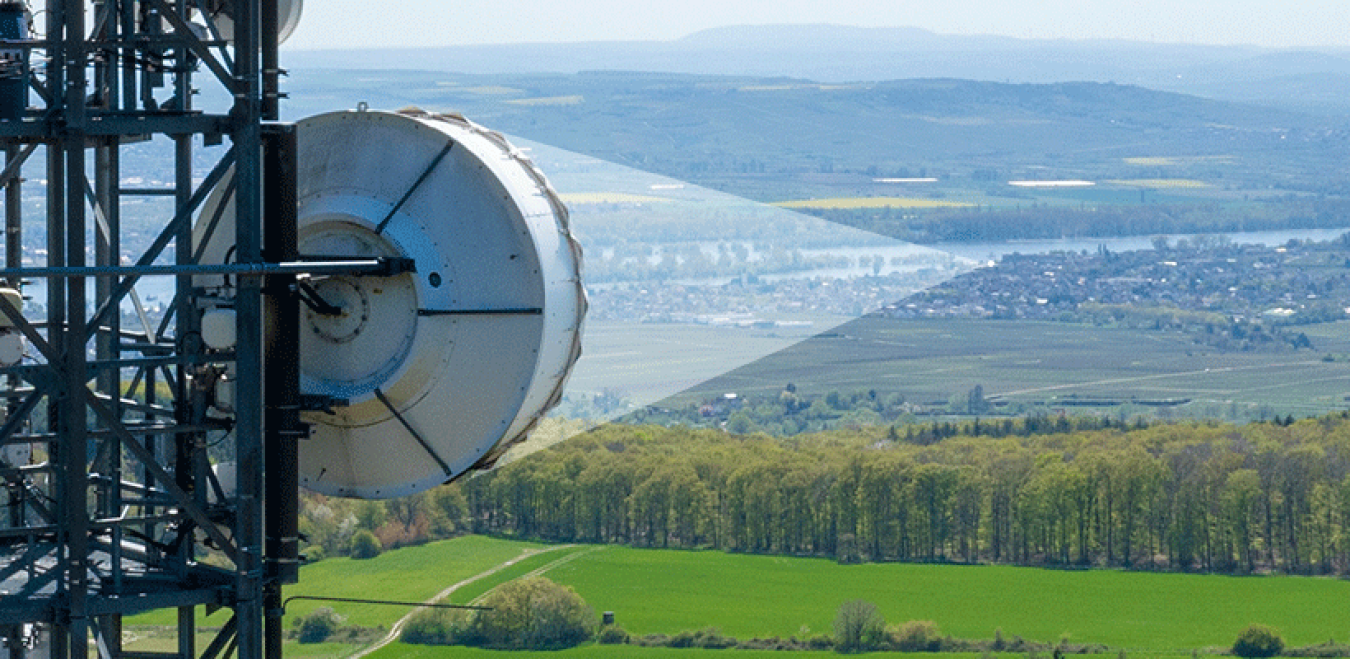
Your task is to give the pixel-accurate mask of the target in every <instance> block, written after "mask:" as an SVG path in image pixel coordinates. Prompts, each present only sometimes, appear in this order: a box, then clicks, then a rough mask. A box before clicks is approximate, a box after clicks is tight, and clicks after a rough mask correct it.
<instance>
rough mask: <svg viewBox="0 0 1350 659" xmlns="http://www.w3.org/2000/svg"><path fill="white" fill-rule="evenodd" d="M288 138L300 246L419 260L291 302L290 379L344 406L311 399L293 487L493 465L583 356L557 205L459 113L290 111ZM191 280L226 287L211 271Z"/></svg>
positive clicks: (536, 177) (385, 480)
mask: <svg viewBox="0 0 1350 659" xmlns="http://www.w3.org/2000/svg"><path fill="white" fill-rule="evenodd" d="M297 140H298V165H299V170H298V176H297V179H298V203H299V212H298V219H299V240H298V246H299V251H300V253H301V254H302V255H304V257H306V258H308V257H313V256H344V257H364V258H370V257H404V258H410V259H412V260H413V262H414V264H415V272H412V273H404V274H399V275H395V276H392V277H369V276H365V277H356V276H350V277H349V276H331V277H325V278H315V279H312V280H309V281H307V282H305V283H306V284H307V285H308V286H309V288H310V289H311V290H312V292H313V297H314V298H316V299H315V300H314V301H316V302H318V303H319V304H318V305H311V306H308V307H304V308H302V310H301V321H300V322H301V329H300V333H301V344H300V371H301V387H302V389H303V391H304V392H305V393H306V394H317V395H322V396H327V397H330V398H333V399H339V400H343V401H346V404H344V405H341V406H337V407H335V408H334V409H333V410H332V413H326V412H309V413H306V415H305V421H306V422H307V423H310V424H312V426H313V428H314V432H313V435H312V436H311V437H310V438H309V439H306V440H301V442H300V480H301V483H302V484H303V485H305V486H306V487H309V488H310V489H313V490H316V491H318V492H321V493H324V494H329V495H334V496H349V497H361V498H387V497H397V496H404V495H408V494H413V493H416V492H419V491H422V490H425V489H427V488H430V487H433V486H435V485H439V484H441V483H445V482H447V481H449V480H451V479H453V478H455V477H457V476H459V475H461V474H463V473H464V472H466V471H468V470H470V469H472V468H475V467H486V466H490V465H491V464H492V462H494V461H495V460H496V459H497V458H498V457H499V456H500V455H501V454H502V453H503V452H504V451H505V450H506V449H507V448H508V447H510V446H511V445H512V444H514V443H516V442H518V441H520V440H523V439H524V438H525V436H526V435H527V433H528V432H529V430H530V429H531V428H532V427H533V426H534V425H535V424H536V423H537V422H538V420H539V419H540V418H541V417H542V416H543V414H544V413H545V412H546V411H547V410H548V409H550V408H552V407H553V406H555V405H556V404H557V403H558V401H559V400H560V398H561V394H562V388H563V385H564V383H565V381H566V379H567V376H568V374H569V373H570V371H571V368H572V365H573V364H574V363H575V362H576V360H577V358H578V357H579V355H580V350H581V348H580V334H581V322H582V319H583V316H584V314H585V309H586V297H585V292H584V289H583V288H582V284H581V250H580V247H579V245H578V244H577V242H576V241H575V240H574V239H573V237H572V235H571V233H570V230H569V228H568V223H567V211H566V208H565V207H564V206H563V204H562V203H561V201H560V200H559V199H558V196H557V195H556V194H555V193H554V192H553V190H552V188H551V187H550V186H549V184H548V182H547V180H546V179H545V178H544V177H543V175H542V174H541V173H540V172H539V171H538V170H537V169H536V168H535V167H534V165H533V164H532V163H531V162H530V161H529V160H528V159H527V158H525V157H523V156H522V155H521V154H520V153H519V152H518V151H516V150H515V149H513V148H512V147H511V145H510V144H509V143H507V141H506V140H505V139H504V138H503V137H502V136H501V135H500V134H497V133H494V132H491V131H489V130H486V129H484V128H482V127H480V126H478V125H476V124H473V123H471V122H469V121H467V120H465V119H464V118H463V117H459V116H453V115H433V114H427V113H423V112H420V111H404V112H400V113H388V112H373V111H370V112H366V111H355V112H338V113H330V114H323V115H319V116H315V117H311V118H309V119H305V120H303V121H301V122H299V123H298V124H297ZM228 187H229V186H228V185H222V186H218V187H217V191H218V192H219V191H220V190H223V189H226V188H228ZM232 217H234V211H233V202H232V199H231V198H229V197H226V195H224V194H219V193H218V194H216V195H215V196H214V197H213V198H211V199H209V200H208V201H207V202H206V203H205V204H204V205H203V209H202V213H201V215H200V217H199V220H198V226H197V242H198V243H199V247H198V249H201V250H202V253H203V257H202V262H203V263H213V262H214V263H221V262H225V261H228V260H229V258H230V255H231V253H232V245H230V244H229V241H230V240H232V238H227V237H232V236H233V235H234V230H233V227H232V226H229V218H232ZM213 218H219V220H218V221H216V222H212V221H211V220H212V219H213ZM213 223H214V224H218V226H217V227H216V228H215V230H214V232H212V233H211V235H210V237H205V235H204V232H205V227H207V226H209V225H211V224H213ZM203 240H204V242H205V245H200V243H202V242H203ZM196 285H198V286H204V287H206V288H208V289H214V290H217V291H219V292H220V294H221V295H222V296H223V299H227V298H228V296H229V294H228V290H229V288H230V286H229V282H228V281H226V280H223V279H221V278H219V277H214V278H212V277H198V278H197V281H196Z"/></svg>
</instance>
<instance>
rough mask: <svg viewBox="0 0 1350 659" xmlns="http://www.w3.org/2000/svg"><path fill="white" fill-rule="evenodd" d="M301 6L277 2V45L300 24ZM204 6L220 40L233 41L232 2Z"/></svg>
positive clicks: (210, 1) (217, 0)
mask: <svg viewBox="0 0 1350 659" xmlns="http://www.w3.org/2000/svg"><path fill="white" fill-rule="evenodd" d="M302 4H303V2H302V0H277V41H278V43H285V42H286V40H287V39H289V38H290V36H291V34H292V33H294V32H295V26H297V25H299V24H300V12H301V10H302V9H303V7H302V6H301V5H302ZM205 6H206V11H207V12H209V13H210V14H211V20H212V21H213V22H215V24H216V29H217V30H219V31H220V38H221V39H224V40H226V41H233V40H234V17H233V16H232V15H231V12H233V11H234V0H207V2H206V5H205Z"/></svg>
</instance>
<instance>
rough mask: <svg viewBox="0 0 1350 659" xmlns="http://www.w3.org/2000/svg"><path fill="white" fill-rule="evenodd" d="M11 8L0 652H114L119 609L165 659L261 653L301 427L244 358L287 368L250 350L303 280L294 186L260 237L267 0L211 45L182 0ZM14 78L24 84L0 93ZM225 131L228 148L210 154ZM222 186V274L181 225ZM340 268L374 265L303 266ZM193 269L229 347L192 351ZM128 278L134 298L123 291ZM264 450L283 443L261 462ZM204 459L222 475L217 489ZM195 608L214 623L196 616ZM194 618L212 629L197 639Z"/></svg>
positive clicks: (274, 198) (58, 0)
mask: <svg viewBox="0 0 1350 659" xmlns="http://www.w3.org/2000/svg"><path fill="white" fill-rule="evenodd" d="M18 4H20V3H13V2H3V1H0V20H3V19H4V18H3V17H6V16H8V17H11V18H10V19H9V20H14V19H13V18H12V17H14V16H23V17H25V20H27V19H31V18H32V15H33V11H32V10H37V9H40V10H42V11H39V12H37V14H38V15H39V19H38V20H37V23H36V24H35V25H32V26H27V25H26V24H25V25H12V26H8V28H13V31H7V30H8V28H7V26H5V25H0V51H5V53H10V54H13V55H14V56H13V57H11V58H10V59H11V60H13V61H17V62H19V64H15V65H13V66H11V67H10V68H8V69H4V70H2V71H0V151H3V153H4V156H5V160H4V163H5V167H4V170H3V171H0V188H2V189H3V191H4V196H5V203H4V216H5V243H4V245H5V260H4V270H3V273H0V280H2V281H0V286H5V287H8V288H12V289H18V290H21V291H22V293H23V294H24V297H25V298H26V301H25V304H24V305H23V308H21V309H20V308H15V307H14V306H13V305H11V304H10V303H9V302H8V301H6V300H5V299H4V298H3V297H0V341H11V342H13V341H19V340H23V341H24V342H26V346H27V352H28V356H27V357H25V358H24V359H23V360H22V362H21V363H12V364H3V365H0V376H3V378H2V379H0V382H2V383H3V384H0V389H3V394H4V397H5V399H6V401H7V402H6V415H5V420H4V423H3V424H0V479H2V480H3V483H4V490H3V492H4V494H3V496H4V501H5V503H6V504H7V507H8V513H7V514H6V515H3V516H0V593H3V594H2V595H0V646H3V647H4V648H5V653H6V654H7V655H8V656H9V657H12V658H18V657H24V656H30V655H32V656H52V657H61V658H63V659H64V658H70V659H74V658H77V657H87V656H90V655H91V654H96V655H97V656H100V657H118V656H133V655H131V654H129V653H126V652H124V650H123V648H122V647H121V643H122V641H121V631H122V630H121V627H122V619H123V617H124V616H127V615H131V614H135V613H138V612H142V611H148V610H151V609H162V608H172V609H176V610H177V612H178V623H179V624H178V628H179V638H178V644H177V645H178V647H177V651H176V652H174V653H172V654H165V655H163V656H166V657H167V656H173V657H182V658H184V659H186V658H188V657H198V656H200V657H216V656H223V654H226V653H229V652H234V653H236V654H237V656H239V657H241V658H250V659H252V658H257V657H262V656H264V652H265V650H264V648H273V650H271V651H270V652H269V654H272V653H276V654H279V647H280V633H281V630H280V625H279V624H276V621H275V620H271V621H270V622H265V619H266V616H267V615H268V614H269V611H268V609H269V608H273V607H276V604H275V602H279V601H280V600H279V598H280V592H281V590H280V589H281V585H282V584H283V583H289V582H292V581H293V579H294V569H293V568H294V560H295V555H294V554H295V552H294V546H295V540H294V535H295V534H294V525H293V522H288V521H287V520H288V518H289V517H290V516H293V514H294V501H293V500H294V497H295V488H294V486H293V485H291V486H290V487H289V492H288V491H287V489H286V486H285V483H287V482H289V483H294V476H293V471H294V468H295V467H294V461H293V460H294V459H293V446H292V445H293V444H294V442H295V440H296V436H297V433H300V432H302V430H303V429H302V427H301V426H299V425H298V421H296V420H295V419H294V418H293V417H294V416H295V415H297V414H298V407H296V406H297V405H298V398H297V399H291V398H285V397H283V398H276V399H275V400H269V399H264V395H265V391H266V395H267V396H269V398H275V397H276V396H278V395H281V394H285V395H286V396H290V395H291V393H294V394H295V395H297V396H298V389H296V390H295V391H294V392H290V389H289V387H288V386H286V385H283V384H274V380H269V381H268V383H267V387H264V380H263V375H264V369H263V360H264V356H265V352H266V353H267V354H266V356H267V358H268V359H269V363H268V366H269V370H270V371H272V372H274V373H285V372H294V371H296V370H297V368H296V366H295V365H294V364H289V365H288V364H287V363H286V360H288V359H289V360H291V361H292V362H293V361H294V360H295V356H296V351H295V350H294V349H293V344H292V346H291V348H290V349H288V350H276V349H273V350H272V351H271V352H267V343H266V342H265V340H264V325H263V319H264V311H263V310H264V304H267V305H269V307H268V308H269V313H270V314H271V315H272V316H273V317H274V318H289V316H291V315H293V314H294V313H295V311H294V309H295V307H294V305H295V300H294V295H293V294H292V293H290V292H289V288H288V284H287V279H286V277H291V278H292V280H293V277H294V275H295V273H296V272H309V271H310V270H307V269H306V266H305V264H301V263H298V262H297V261H298V255H296V254H295V249H294V241H295V234H294V230H293V226H294V208H293V204H294V188H293V186H294V177H293V175H292V176H289V177H287V176H280V175H279V176H275V177H271V178H269V179H268V180H269V181H272V180H275V181H277V182H278V185H277V186H276V187H275V191H273V190H269V192H268V193H267V195H268V197H269V199H268V208H269V209H271V210H269V213H268V215H269V217H278V218H284V216H285V215H286V212H287V210H286V205H287V204H290V205H291V207H290V209H289V214H290V218H291V220H290V222H291V226H292V229H291V231H290V232H289V233H286V232H282V233H280V234H277V235H269V236H268V237H267V238H266V240H264V236H263V229H262V227H263V226H264V223H263V221H262V219H263V203H264V193H263V190H262V183H263V181H264V164H263V161H262V158H263V155H262V154H263V153H264V150H263V146H264V140H263V120H264V118H268V119H276V116H277V109H276V108H277V99H279V98H280V94H279V92H278V91H277V85H276V78H277V76H278V74H279V69H278V67H277V58H276V52H277V51H276V42H277V29H278V28H277V20H276V18H275V16H276V11H277V7H276V0H233V2H232V3H231V9H230V19H231V20H232V22H233V36H232V40H231V41H228V42H226V41H221V40H214V39H213V38H211V37H210V36H208V35H217V34H219V32H218V31H217V30H216V28H215V26H214V25H212V24H211V20H212V19H211V18H210V14H209V12H207V11H205V8H206V7H205V3H204V1H203V0H45V7H37V8H25V9H27V10H28V11H26V12H20V11H13V10H14V9H16V6H17V5H18ZM7 11H8V13H6V12H7ZM260 17H270V20H263V19H262V18H260ZM28 27H31V28H32V30H31V31H30V30H28V29H27V28H28ZM14 35H17V36H14ZM3 54H4V53H0V55H3ZM4 60H5V57H3V56H0V68H3V66H4V64H3V62H4ZM197 73H201V74H202V75H200V76H197V75H195V74H197ZM15 76H19V77H20V78H21V79H22V81H23V82H22V84H18V85H13V84H11V85H8V86H5V85H4V81H5V80H12V79H13V78H14V77H15ZM197 83H200V84H202V85H203V86H205V87H208V89H203V90H201V91H204V92H209V93H204V94H203V95H202V96H201V98H208V99H210V98H217V99H224V100H222V101H219V106H218V107H203V108H200V109H199V108H198V107H196V103H197V99H198V96H197V92H198V91H199V90H198V89H197V88H196V87H195V85H196V84H197ZM16 95H22V97H23V98H17V97H16ZM5 108H13V109H12V110H8V111H7V110H6V109H5ZM273 133H275V134H277V135H280V136H283V137H284V136H285V135H286V134H287V131H286V130H284V128H283V129H278V130H275V131H271V132H269V134H273ZM224 138H228V139H229V141H230V145H229V148H212V147H211V146H210V145H215V144H220V143H221V142H222V140H223V139H224ZM292 139H293V136H292ZM274 142H275V143H282V144H284V139H282V140H280V141H278V140H271V141H269V144H272V143H274ZM283 150H284V148H283ZM268 153H269V154H276V153H280V152H277V151H276V150H275V149H271V148H269V150H268ZM276 162H277V164H276V165H274V168H276V169H277V171H278V172H283V171H284V170H285V167H286V165H285V161H284V159H282V158H278V159H276ZM44 167H45V172H44V171H43V169H42V168H44ZM198 169H201V171H202V172H203V173H204V174H205V175H204V177H203V178H201V179H198V178H197V170H198ZM231 170H232V172H233V177H232V178H231V177H229V176H227V174H228V173H229V172H230V171H231ZM290 171H291V172H293V171H294V167H293V165H291V169H290ZM33 180H44V181H45V194H43V192H44V191H42V190H39V189H38V186H35V185H33V184H27V185H25V183H24V182H25V181H33ZM227 180H228V181H230V183H229V190H230V191H232V193H233V195H234V205H233V208H234V209H235V212H236V213H237V215H236V217H235V218H234V226H235V231H236V235H235V236H234V238H235V243H236V249H235V252H234V254H233V260H232V262H231V263H229V264H226V265H209V264H202V263H199V262H198V260H199V258H200V255H199V254H197V253H196V251H197V250H194V237H193V230H194V229H193V221H194V217H195V215H196V214H197V212H198V210H199V208H200V207H201V205H202V203H203V201H204V200H205V199H206V198H207V197H208V196H209V195H210V194H212V193H213V192H215V193H217V194H221V193H226V192H227V191H225V190H221V191H217V190H216V188H217V187H222V188H223V187H224V186H223V184H222V181H227ZM39 185H43V184H39ZM287 185H289V186H291V187H290V190H289V192H287V187H286V186H287ZM39 207H40V208H41V211H40V212H34V209H35V208H39ZM29 216H31V217H29ZM288 241H289V245H287V244H286V243H287V242H288ZM170 245H172V246H173V247H172V249H169V246H170ZM265 249H266V250H267V251H266V256H267V257H268V258H264V254H265V252H264V250H265ZM283 261H285V262H287V263H283ZM343 266H346V267H348V268H349V271H354V270H361V269H373V268H387V267H389V264H383V263H381V264H374V263H347V264H324V265H323V266H322V267H328V268H342V267H343ZM318 267H320V266H315V268H318ZM212 273H225V274H228V275H229V277H230V278H229V281H230V282H231V284H230V285H231V286H232V290H231V291H230V293H231V295H230V300H231V303H232V304H233V306H234V312H235V314H236V319H237V320H236V325H235V334H236V335H237V337H238V340H237V343H236V344H235V345H234V346H232V347H221V346H215V347H212V346H209V345H207V344H206V342H205V341H203V337H202V325H201V312H202V305H201V304H200V300H201V299H202V298H203V296H208V295H210V294H211V293H210V292H208V291H205V290H203V288H202V285H201V284H200V279H199V278H200V277H201V276H202V275H204V274H212ZM264 277H268V279H267V280H266V282H265V281H264ZM265 283H266V285H267V286H266V292H267V293H268V294H269V295H268V297H267V299H266V300H265V298H264V292H265V291H264V289H265V286H264V284H265ZM147 286H150V287H151V288H153V289H154V291H155V293H147V295H146V297H145V298H144V299H142V297H141V295H140V294H139V291H140V290H141V289H144V288H146V287H147ZM152 297H154V298H156V299H155V300H153V301H154V302H155V304H154V305H149V304H147V302H150V301H152V300H151V298H152ZM288 310H289V311H288ZM282 325H283V326H284V325H285V323H284V322H283V323H282ZM289 331H291V330H289V329H286V328H285V327H282V330H281V334H283V335H284V334H285V333H286V332H289ZM20 337H21V339H20ZM281 345H285V344H284V342H283V343H282V344H281ZM269 377H273V378H279V377H280V376H277V375H269ZM226 381H228V382H229V383H231V384H232V385H233V388H234V391H235V392H236V395H235V396H234V400H233V401H232V402H231V401H226V400H225V398H226V392H225V390H224V389H222V388H221V387H220V384H221V383H222V382H226ZM275 382H277V383H281V382H284V379H278V380H275ZM287 392H290V393H287ZM269 404H270V405H271V407H270V408H269V407H267V406H268V405H269ZM265 408H266V409H271V410H273V411H272V412H268V413H266V414H265V412H264V410H265ZM222 410H225V411H222ZM265 430H266V431H268V432H267V434H265V432H264V431H265ZM276 437H285V438H286V440H285V441H280V440H277V439H274V438H276ZM276 446H281V447H283V448H285V447H287V446H292V448H289V449H286V450H282V451H281V452H280V453H279V454H278V456H276V457H274V456H273V455H272V450H273V449H272V447H276ZM288 451H289V452H288ZM213 452H215V454H213ZM288 456H289V457H288ZM213 459H216V460H217V461H228V460H231V459H232V461H233V462H234V463H235V465H236V469H235V483H236V484H237V492H238V494H232V493H231V491H230V488H229V486H228V483H226V484H222V483H221V482H220V481H221V479H219V478H217V476H216V475H215V473H214V472H213V470H212V467H211V464H212V461H213ZM286 471H289V472H292V475H291V476H290V480H289V481H286V480H285V474H283V473H282V472H286ZM265 475H266V476H267V478H266V479H265V478H264V476H265ZM273 476H281V477H282V478H281V480H280V481H279V482H280V483H282V487H280V488H273V489H271V490H268V491H267V492H266V496H267V498H268V500H267V501H266V504H267V507H266V509H269V510H272V509H275V510H281V511H283V514H281V515H273V518H271V519H267V518H265V517H264V510H265V507H264V503H265V502H264V488H263V483H264V480H267V481H269V482H271V481H272V480H273ZM222 485H224V486H222ZM203 607H209V608H210V609H214V608H217V607H222V608H224V609H227V610H229V614H230V615H228V616H215V617H212V618H210V619H208V620H206V621H203V619H202V616H201V615H200V614H201V612H202V610H203ZM200 625H205V626H214V627H217V628H218V630H219V631H218V632H217V633H216V635H215V636H214V638H213V639H212V640H211V641H210V642H208V643H207V644H206V647H203V648H198V647H197V646H196V640H195V633H196V629H197V628H198V626H200ZM135 656H146V655H145V653H139V654H136V655H135ZM156 656H158V655H156Z"/></svg>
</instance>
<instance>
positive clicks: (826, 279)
mask: <svg viewBox="0 0 1350 659" xmlns="http://www.w3.org/2000/svg"><path fill="white" fill-rule="evenodd" d="M512 142H513V143H515V144H516V145H517V146H519V147H521V148H522V150H524V151H525V152H526V153H527V154H528V155H529V156H530V157H531V158H533V159H534V160H535V162H536V163H537V164H538V165H539V166H540V167H541V169H543V170H544V171H545V172H547V174H548V176H549V179H550V180H551V181H552V183H553V185H554V187H555V188H556V189H557V190H558V192H559V193H560V194H561V195H562V197H563V199H564V200H565V201H566V202H567V204H568V207H569V208H570V210H571V222H572V229H573V232H574V233H575V234H576V236H577V238H578V239H579V240H580V241H581V243H582V246H583V248H584V250H585V279H586V282H587V289H588V291H589V295H590V301H591V310H590V313H589V315H588V317H587V321H586V327H585V332H584V334H583V345H584V352H583V355H582V358H581V361H580V362H579V363H578V364H577V366H576V369H575V371H574V372H573V374H572V378H571V381H570V383H569V386H568V389H567V393H566V396H565V398H564V402H563V404H562V405H561V406H560V407H559V409H558V410H557V411H556V412H555V415H557V416H561V417H565V418H572V419H577V418H581V419H587V420H589V421H591V422H601V421H606V420H609V419H613V418H617V417H619V416H622V415H624V414H627V413H629V412H632V411H634V410H637V409H640V408H642V407H644V406H648V405H652V404H654V403H657V402H658V401H661V400H663V399H665V398H668V397H670V396H672V395H675V394H678V393H680V392H681V391H684V390H686V389H688V388H690V387H693V386H695V385H698V384H700V383H703V382H705V381H707V380H710V379H712V378H715V377H717V376H719V375H722V374H725V373H727V372H729V371H732V370H734V369H736V368H738V367H741V366H743V365H745V364H749V363H751V362H753V361H755V360H758V359H760V358H763V357H765V356H767V355H771V354H774V353H776V352H779V351H781V350H784V349H786V348H789V347H791V346H793V345H795V344H797V343H799V342H801V341H804V340H806V339H808V338H810V337H812V336H815V335H818V334H820V333H822V332H826V331H828V330H830V329H831V328H834V327H836V326H838V325H841V324H843V323H846V322H849V321H851V320H854V319H856V318H858V317H860V316H863V315H865V314H868V313H871V312H875V311H878V310H881V309H883V308H884V307H886V306H887V305H890V304H894V303H895V302H896V301H898V300H901V299H903V298H905V297H906V296H908V295H910V294H912V293H914V292H916V291H919V290H923V289H925V288H928V287H931V286H934V285H936V284H939V283H941V282H944V281H947V280H949V279H951V278H953V277H955V276H957V275H959V274H962V273H964V272H967V271H969V270H971V269H972V268H974V267H975V265H976V262H975V261H974V260H972V259H969V258H965V257H960V256H954V255H952V254H949V253H947V252H942V251H938V250H934V249H930V248H926V247H921V246H918V245H914V244H912V243H907V242H903V241H899V240H894V239H891V238H886V237H883V236H879V235H876V234H873V233H870V232H866V231H861V230H857V229H853V228H849V227H845V226H841V225H839V224H835V223H833V222H829V221H826V220H822V219H819V218H816V217H812V216H809V215H804V214H801V213H797V212H793V211H789V210H786V209H783V208H778V207H775V206H771V205H766V204H760V203H756V202H753V201H749V200H747V199H744V198H741V197H736V196H734V195H729V194H724V193H720V192H716V191H713V190H709V189H707V188H702V187H699V186H696V185H693V184H690V183H686V182H682V181H678V180H675V179H670V178H666V177H663V176H658V175H655V174H650V173H647V172H642V171H639V170H635V169H632V168H628V167H624V166H621V165H617V164H614V163H611V162H606V161H602V160H598V159H595V158H592V157H590V156H586V155H582V154H577V153H573V152H569V151H564V150H561V149H557V148H554V147H550V146H546V145H543V144H539V143H535V142H529V141H526V140H523V139H520V138H514V137H513V138H512ZM561 438H563V437H558V439H561ZM531 444H534V443H533V442H532V443H531ZM528 448H532V449H537V448H539V446H538V445H529V446H528Z"/></svg>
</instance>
